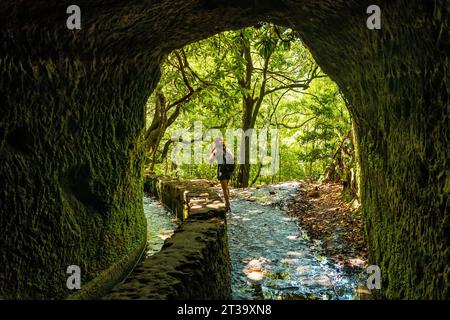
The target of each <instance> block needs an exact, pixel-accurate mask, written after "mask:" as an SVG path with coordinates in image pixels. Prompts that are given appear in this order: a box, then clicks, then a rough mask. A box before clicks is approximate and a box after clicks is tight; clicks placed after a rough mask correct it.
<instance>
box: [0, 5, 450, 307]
mask: <svg viewBox="0 0 450 320" xmlns="http://www.w3.org/2000/svg"><path fill="white" fill-rule="evenodd" d="M71 4H72V3H69V2H67V1H60V0H58V1H56V0H45V1H44V0H24V1H16V0H5V1H2V2H1V3H0V17H1V19H0V38H1V39H2V41H1V43H0V88H1V89H0V90H1V96H2V97H3V103H2V106H1V114H2V117H1V119H0V151H1V156H0V181H2V188H1V190H0V200H1V201H0V206H1V207H0V208H1V209H0V210H1V213H2V214H1V215H0V226H1V230H2V236H1V237H0V247H1V248H2V252H1V258H0V260H1V261H2V263H0V297H1V298H7V299H8V298H64V297H67V296H68V295H69V294H70V293H71V291H69V290H68V289H67V288H66V286H65V284H66V279H67V274H66V269H67V266H69V265H72V264H76V265H79V266H80V267H81V270H82V279H83V283H87V282H89V281H90V280H92V279H94V278H95V277H96V276H98V275H99V274H100V273H101V272H103V271H105V270H107V269H108V268H110V267H111V266H112V265H114V264H117V263H118V262H119V261H121V259H123V257H125V256H127V255H130V254H131V253H132V252H135V251H136V250H139V249H140V248H141V247H142V246H143V244H144V243H145V232H146V227H145V219H144V215H143V209H142V180H141V176H142V159H143V147H142V146H143V145H142V143H141V142H140V136H141V133H142V130H143V129H144V118H145V117H144V105H145V103H146V100H147V98H148V96H149V95H150V93H151V92H152V90H153V89H154V88H155V86H156V85H157V82H158V79H159V74H160V73H159V64H160V62H161V60H162V59H163V58H164V56H165V55H166V54H167V53H169V52H170V51H171V50H173V49H174V48H179V47H182V46H183V45H185V44H187V43H190V42H194V41H197V40H200V39H202V38H205V37H208V36H210V35H213V34H215V33H218V32H221V31H224V30H229V29H237V28H240V27H244V26H251V25H254V24H256V23H257V22H258V21H261V20H263V21H270V22H275V23H278V24H280V25H284V26H288V27H291V28H294V29H296V30H298V31H299V32H300V34H301V35H302V39H303V42H304V43H305V44H306V45H307V46H308V47H309V48H310V50H311V52H312V54H313V56H314V58H315V59H316V60H317V62H318V63H319V65H320V66H321V67H322V69H323V70H324V71H325V72H326V73H328V74H329V75H330V77H331V78H332V79H333V80H335V81H336V82H337V83H338V84H339V86H340V88H341V89H342V91H343V93H344V95H345V97H346V99H347V100H348V105H349V110H350V113H351V115H352V117H353V119H354V123H355V130H354V131H355V132H354V133H355V137H356V140H357V143H356V147H357V158H358V165H359V172H360V177H361V178H360V181H359V182H360V186H361V194H360V199H361V203H362V208H361V210H362V213H363V217H364V229H365V240H366V242H367V246H368V251H369V252H368V258H369V260H370V261H369V263H370V264H376V265H379V266H380V267H381V269H382V272H383V286H382V290H381V295H382V296H384V297H387V298H424V299H425V298H447V299H448V298H449V297H450V289H449V288H450V267H449V265H448V261H450V250H449V249H448V248H449V239H450V238H449V237H448V234H449V230H450V219H449V214H450V213H449V212H450V210H448V195H449V192H450V177H449V176H450V175H449V171H450V170H449V166H448V164H449V163H450V159H449V157H450V153H449V152H448V150H449V149H450V141H449V137H450V134H449V130H450V125H449V119H450V117H449V116H448V115H449V92H448V88H449V84H450V73H449V72H448V70H449V59H448V52H449V51H450V49H449V30H450V28H449V25H448V14H449V11H450V9H449V6H450V2H449V1H421V0H399V1H389V0H381V1H378V2H377V4H378V5H379V6H380V7H381V9H382V29H381V30H369V29H367V28H366V19H367V17H368V16H367V14H366V9H367V7H368V6H369V5H372V4H373V3H372V1H369V0H363V1H359V0H358V1H357V0H350V1H349V0H333V1H331V0H284V1H279V0H262V1H253V0H251V1H250V0H227V1H225V0H175V1H174V0H155V1H138V0H133V1H125V0H119V1H106V0H89V1H87V0H80V1H77V5H78V6H80V8H81V13H82V17H81V18H82V26H81V27H82V29H81V30H68V29H67V27H66V19H67V17H68V15H67V14H66V9H67V7H68V6H69V5H71Z"/></svg>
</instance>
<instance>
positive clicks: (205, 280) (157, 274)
mask: <svg viewBox="0 0 450 320" xmlns="http://www.w3.org/2000/svg"><path fill="white" fill-rule="evenodd" d="M149 185H150V186H151V185H153V186H158V187H157V188H156V189H153V188H151V190H153V192H156V194H154V195H156V196H158V197H160V198H161V197H163V203H164V204H165V205H166V206H167V207H169V208H180V207H183V206H186V208H187V209H186V213H185V215H184V216H182V217H181V218H183V219H184V222H183V223H182V224H181V226H180V227H179V228H178V229H176V230H175V233H174V235H173V236H172V237H171V238H169V239H167V240H166V242H165V243H164V245H163V247H162V248H161V251H160V252H158V253H156V254H155V255H153V256H151V257H148V258H147V259H145V260H144V261H142V262H141V263H140V264H139V265H138V266H137V267H136V268H135V269H134V271H133V273H132V274H131V275H130V276H129V277H128V278H127V279H126V281H125V282H124V283H122V284H119V285H118V286H116V287H115V288H114V289H113V290H112V292H111V293H109V294H108V295H106V296H105V297H104V299H120V300H125V299H151V300H166V299H185V300H193V299H203V300H208V299H229V298H230V296H231V264H230V256H229V252H228V239H227V229H226V222H225V206H224V204H223V202H222V201H221V200H220V198H219V196H218V195H217V193H216V192H215V191H214V190H213V189H212V188H211V186H210V184H209V183H208V182H207V181H205V180H189V181H187V180H186V181H184V180H178V179H167V178H166V179H158V178H156V177H155V176H146V186H149ZM161 192H163V194H162V193H161ZM180 195H185V196H184V198H183V197H180ZM186 195H190V196H186ZM208 198H212V199H215V200H213V201H212V202H214V204H213V206H211V204H209V201H208ZM177 202H181V205H179V204H177ZM200 204H204V205H203V206H202V205H200ZM182 212H183V211H182Z"/></svg>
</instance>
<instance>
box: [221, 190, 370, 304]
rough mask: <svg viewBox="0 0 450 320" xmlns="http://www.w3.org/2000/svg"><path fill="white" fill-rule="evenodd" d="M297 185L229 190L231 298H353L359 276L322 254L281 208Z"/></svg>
mask: <svg viewBox="0 0 450 320" xmlns="http://www.w3.org/2000/svg"><path fill="white" fill-rule="evenodd" d="M297 188H298V184H296V183H286V184H279V185H276V186H273V187H270V188H260V189H247V190H246V191H245V192H242V190H231V195H232V198H233V199H232V201H231V212H229V213H228V215H227V223H228V241H229V250H230V256H231V264H232V294H233V299H355V298H356V293H355V292H356V288H357V285H358V282H359V277H360V276H361V275H358V274H357V273H353V274H345V273H344V272H343V270H341V269H340V268H339V267H338V266H337V265H334V264H332V263H331V262H330V261H329V260H328V259H327V258H326V257H324V256H322V255H321V254H320V252H321V250H320V242H319V241H315V242H313V241H310V240H309V239H308V237H307V235H306V234H305V232H304V231H303V230H302V229H301V227H300V226H299V225H298V223H297V221H296V219H295V218H291V217H289V216H288V215H287V213H286V212H285V211H284V210H283V208H285V207H286V206H287V204H288V201H289V199H290V198H291V197H293V195H294V194H295V193H296V190H297Z"/></svg>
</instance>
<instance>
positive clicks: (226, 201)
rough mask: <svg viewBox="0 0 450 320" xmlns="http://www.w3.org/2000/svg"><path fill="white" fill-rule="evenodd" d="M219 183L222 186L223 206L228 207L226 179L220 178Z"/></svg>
mask: <svg viewBox="0 0 450 320" xmlns="http://www.w3.org/2000/svg"><path fill="white" fill-rule="evenodd" d="M220 185H221V186H222V191H223V197H224V198H225V206H226V207H227V208H228V207H230V198H229V194H228V180H220Z"/></svg>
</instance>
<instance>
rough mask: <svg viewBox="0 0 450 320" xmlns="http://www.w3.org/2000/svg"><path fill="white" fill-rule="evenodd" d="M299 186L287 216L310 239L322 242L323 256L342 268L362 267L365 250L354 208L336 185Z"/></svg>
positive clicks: (309, 184) (364, 259) (364, 262)
mask: <svg viewBox="0 0 450 320" xmlns="http://www.w3.org/2000/svg"><path fill="white" fill-rule="evenodd" d="M300 183H301V188H300V189H299V191H298V193H297V195H296V196H295V197H294V200H293V202H292V203H291V204H290V205H289V209H288V213H289V214H290V215H292V216H295V217H297V218H298V219H299V222H300V224H301V225H302V227H303V228H304V229H305V230H306V231H307V233H308V236H309V237H310V238H311V240H319V241H320V242H321V243H322V248H323V251H324V254H325V255H326V256H327V257H329V258H330V259H332V260H334V261H335V262H336V263H338V264H339V265H341V266H342V267H344V268H346V267H348V268H351V269H354V268H364V267H366V264H367V263H366V261H367V249H366V247H365V245H364V241H363V239H362V220H361V216H360V214H359V212H358V210H357V205H356V204H355V203H354V204H353V206H352V205H351V204H349V203H348V202H346V201H344V200H343V199H342V197H341V191H342V187H341V186H340V185H339V184H333V183H329V184H311V183H306V182H300Z"/></svg>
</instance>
